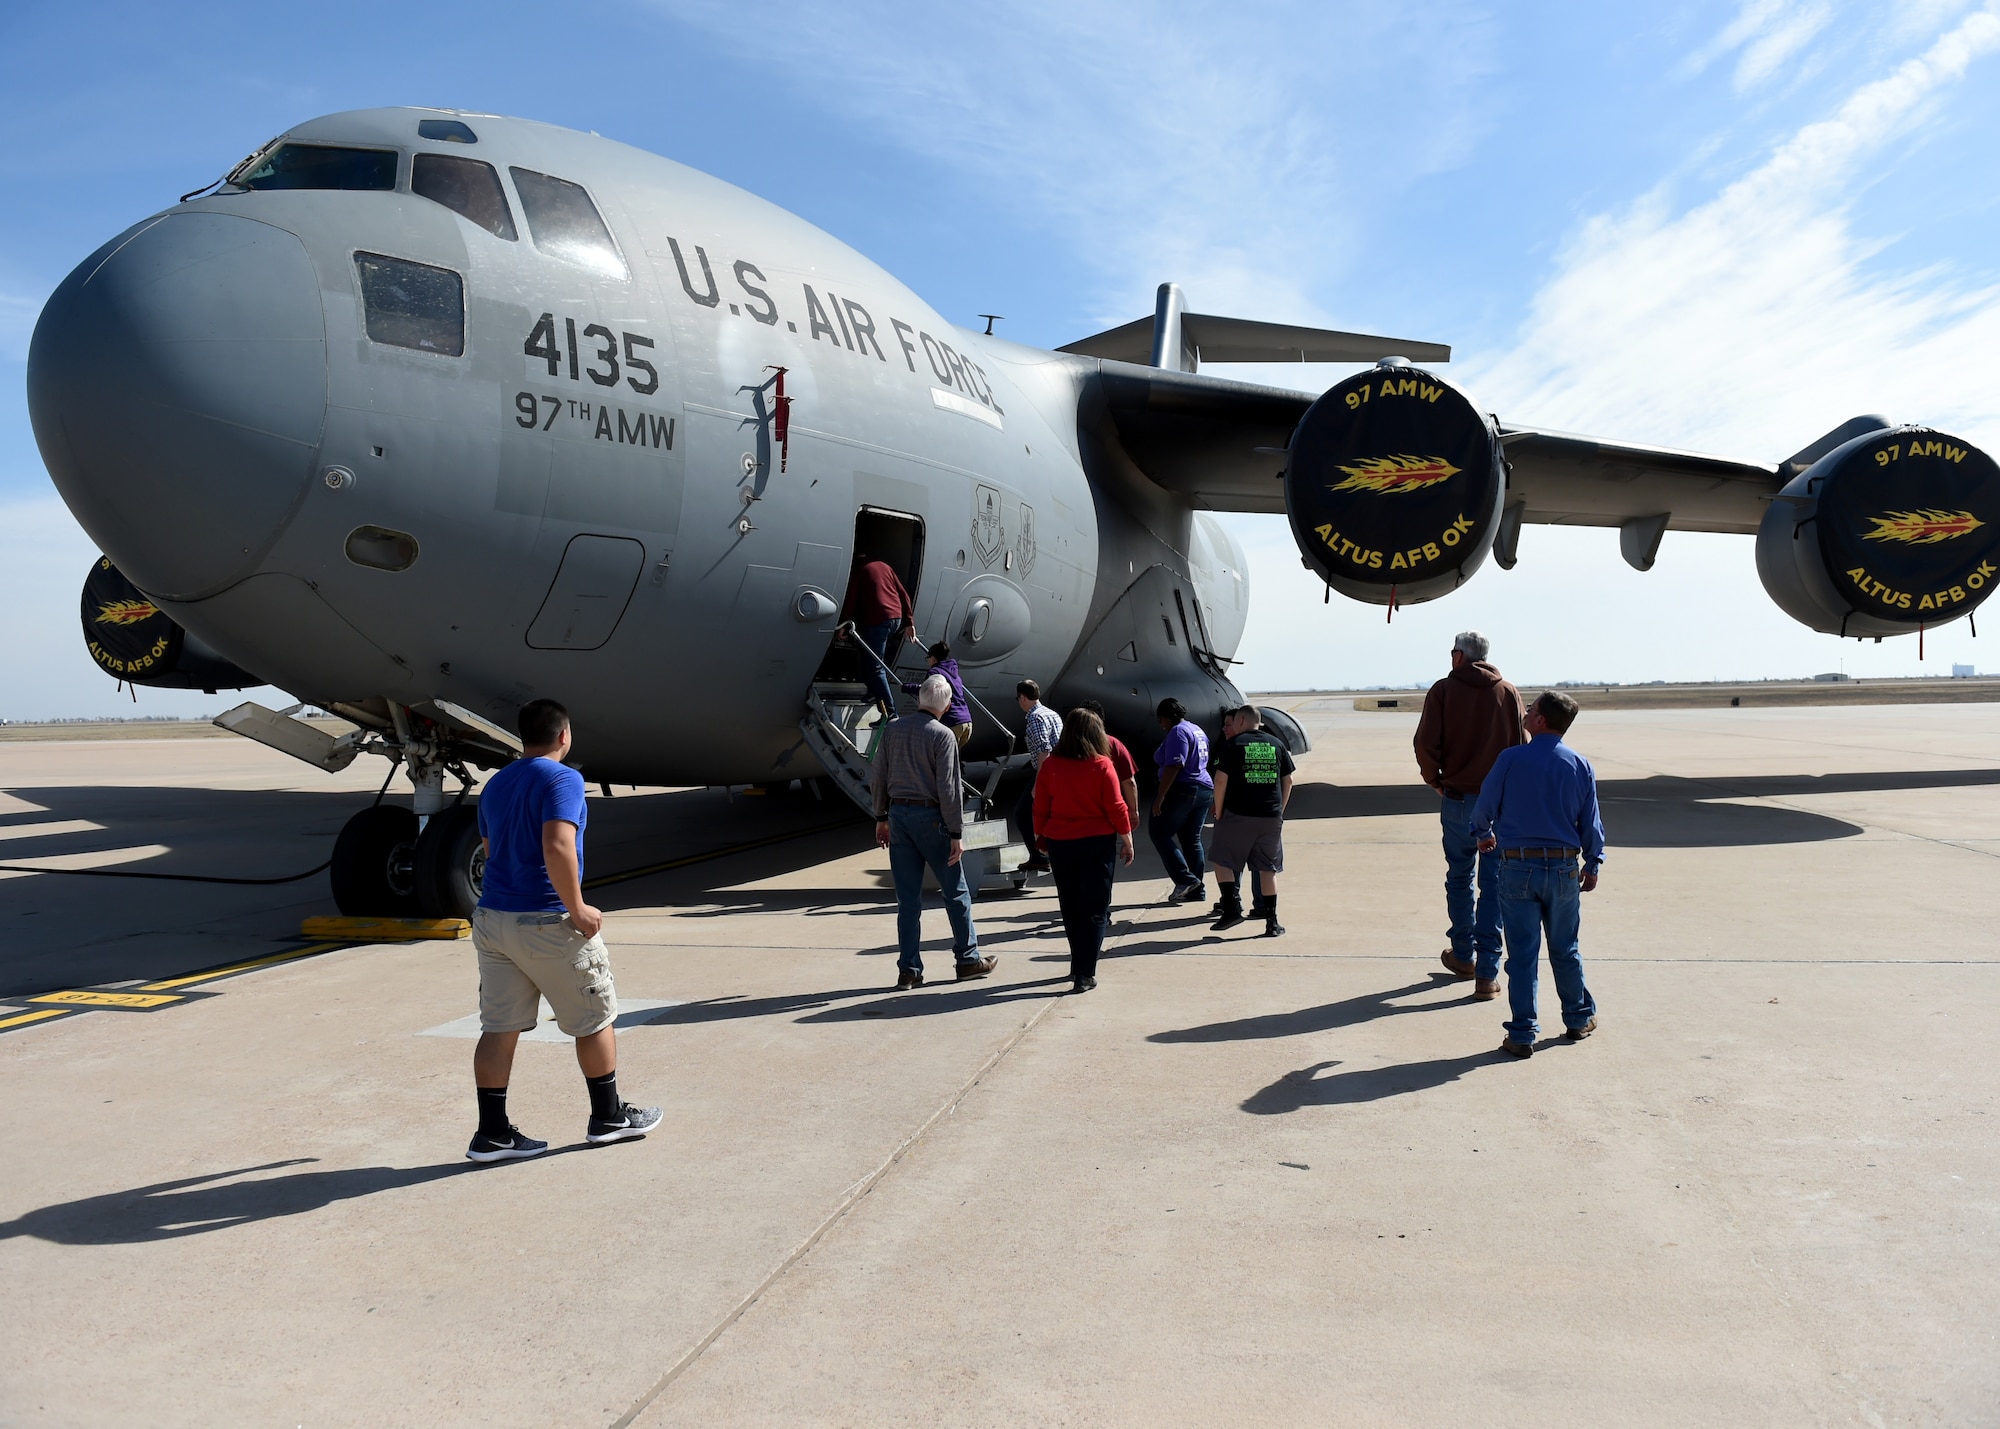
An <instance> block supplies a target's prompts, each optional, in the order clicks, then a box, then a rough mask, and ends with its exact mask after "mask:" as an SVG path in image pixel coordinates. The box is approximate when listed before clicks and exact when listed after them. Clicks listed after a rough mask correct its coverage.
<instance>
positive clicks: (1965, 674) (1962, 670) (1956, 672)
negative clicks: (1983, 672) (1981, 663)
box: [1951, 665, 1973, 680]
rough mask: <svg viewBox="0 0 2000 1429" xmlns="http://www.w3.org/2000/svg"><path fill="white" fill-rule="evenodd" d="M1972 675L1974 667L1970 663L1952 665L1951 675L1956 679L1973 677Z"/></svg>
mask: <svg viewBox="0 0 2000 1429" xmlns="http://www.w3.org/2000/svg"><path fill="white" fill-rule="evenodd" d="M1972 675H1973V669H1972V667H1971V666H1970V665H1953V666H1952V667H1951V677H1952V678H1953V679H1954V680H1969V679H1971V678H1972Z"/></svg>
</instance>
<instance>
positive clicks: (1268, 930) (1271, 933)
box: [1264, 918, 1285, 938]
mask: <svg viewBox="0 0 2000 1429" xmlns="http://www.w3.org/2000/svg"><path fill="white" fill-rule="evenodd" d="M1264 936H1265V937H1267V938H1282V937H1284V936H1285V925H1284V924H1283V923H1280V922H1279V921H1278V920H1277V919H1276V918H1266V919H1265V920H1264Z"/></svg>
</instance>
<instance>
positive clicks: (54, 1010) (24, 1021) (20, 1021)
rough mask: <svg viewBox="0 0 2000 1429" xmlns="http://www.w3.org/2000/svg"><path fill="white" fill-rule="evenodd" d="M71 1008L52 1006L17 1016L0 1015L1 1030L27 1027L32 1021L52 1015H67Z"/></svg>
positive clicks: (39, 1020)
mask: <svg viewBox="0 0 2000 1429" xmlns="http://www.w3.org/2000/svg"><path fill="white" fill-rule="evenodd" d="M71 1010H72V1009H70V1008H67V1007H51V1008H48V1009H46V1010H45V1011H42V1012H23V1013H21V1014H20V1015H19V1016H17V1017H0V1032H5V1031H7V1030H8V1029H9V1028H14V1027H26V1026H27V1025H28V1024H29V1023H30V1022H45V1021H47V1020H48V1019H49V1018H51V1017H67V1016H69V1015H70V1012H71Z"/></svg>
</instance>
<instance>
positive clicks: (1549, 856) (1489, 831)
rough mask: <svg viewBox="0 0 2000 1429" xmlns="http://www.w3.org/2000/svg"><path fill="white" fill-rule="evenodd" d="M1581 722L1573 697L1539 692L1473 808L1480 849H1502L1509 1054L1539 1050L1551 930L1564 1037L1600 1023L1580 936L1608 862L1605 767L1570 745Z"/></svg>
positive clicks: (1577, 1037)
mask: <svg viewBox="0 0 2000 1429" xmlns="http://www.w3.org/2000/svg"><path fill="white" fill-rule="evenodd" d="M1575 719H1576V701H1575V700H1573V699H1571V698H1570V697H1569V696H1568V695H1565V694H1559V693H1556V692H1554V691H1551V692H1549V693H1547V694H1543V695H1538V696H1536V697H1535V702H1534V703H1533V704H1532V705H1530V706H1528V716H1527V718H1526V719H1525V720H1523V721H1522V728H1523V729H1525V730H1527V732H1528V742H1527V743H1526V744H1517V745H1515V746H1514V747H1513V748H1512V749H1503V750H1501V751H1500V755H1499V757H1498V758H1497V759H1495V760H1494V761H1493V768H1492V770H1491V771H1490V772H1488V774H1487V775H1486V780H1485V782H1484V783H1482V784H1481V785H1480V786H1479V802H1478V803H1476V804H1474V805H1473V807H1472V824H1471V828H1472V836H1473V837H1474V838H1475V839H1477V840H1478V841H1479V848H1480V851H1481V852H1483V853H1491V852H1493V851H1494V850H1496V849H1497V850H1499V853H1500V878H1499V885H1500V928H1501V931H1502V932H1503V933H1504V934H1505V935H1506V938H1507V1008H1508V1016H1507V1038H1506V1040H1505V1041H1504V1042H1502V1043H1501V1044H1500V1050H1501V1051H1502V1052H1505V1053H1506V1054H1507V1055H1508V1056H1510V1057H1528V1056H1532V1055H1533V1054H1534V1051H1535V1031H1536V1022H1535V979H1536V975H1537V970H1538V968H1539V965H1540V963H1541V956H1542V934H1543V932H1544V931H1545V930H1546V932H1547V933H1548V939H1549V972H1550V973H1551V974H1552V975H1553V976H1554V978H1555V984H1556V995H1557V996H1558V997H1559V998H1561V999H1562V1018H1563V1028H1564V1031H1563V1040H1564V1041H1565V1042H1581V1041H1582V1040H1583V1039H1584V1038H1586V1037H1588V1036H1589V1035H1590V1034H1591V1033H1593V1032H1595V1031H1596V1030H1597V1003H1596V1001H1595V1000H1594V999H1593V998H1592V997H1591V995H1590V989H1589V988H1588V987H1586V986H1584V982H1583V954H1582V953H1581V952H1579V951H1578V948H1577V943H1578V934H1579V930H1580V929H1581V926H1582V919H1583V908H1582V902H1581V898H1580V895H1581V894H1585V893H1588V892H1590V891H1591V890H1592V889H1594V888H1596V887H1597V871H1598V869H1599V868H1601V867H1602V866H1603V864H1604V821H1603V819H1602V818H1600V817H1599V815H1598V809H1597V771H1595V770H1594V769H1592V768H1591V767H1590V761H1589V760H1588V759H1585V758H1584V757H1583V756H1582V755H1581V754H1578V753H1577V752H1576V751H1575V750H1573V749H1571V748H1570V747H1569V746H1568V745H1566V744H1564V743H1563V735H1564V734H1566V733H1567V732H1568V731H1569V727H1570V725H1571V724H1572V723H1573V722H1574V721H1575ZM1579 858H1581V859H1582V861H1583V868H1582V872H1581V873H1579V872H1578V870H1577V860H1578V859H1579Z"/></svg>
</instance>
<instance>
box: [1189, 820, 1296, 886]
mask: <svg viewBox="0 0 2000 1429" xmlns="http://www.w3.org/2000/svg"><path fill="white" fill-rule="evenodd" d="M1208 861H1209V862H1210V863H1212V864H1214V865H1215V866H1216V867H1217V868H1226V869H1228V870H1229V871H1230V872H1231V873H1238V874H1240V873H1242V872H1243V866H1244V865H1245V864H1248V865H1249V866H1250V867H1251V868H1252V869H1253V870H1255V871H1256V872H1259V873H1283V872H1284V871H1285V821H1284V820H1283V819H1282V818H1277V819H1255V818H1248V817H1245V816H1244V815H1242V814H1230V813H1225V814H1223V816H1222V817H1221V818H1219V819H1217V820H1216V821H1215V832H1214V833H1213V834H1211V835H1210V836H1209V840H1208Z"/></svg>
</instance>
